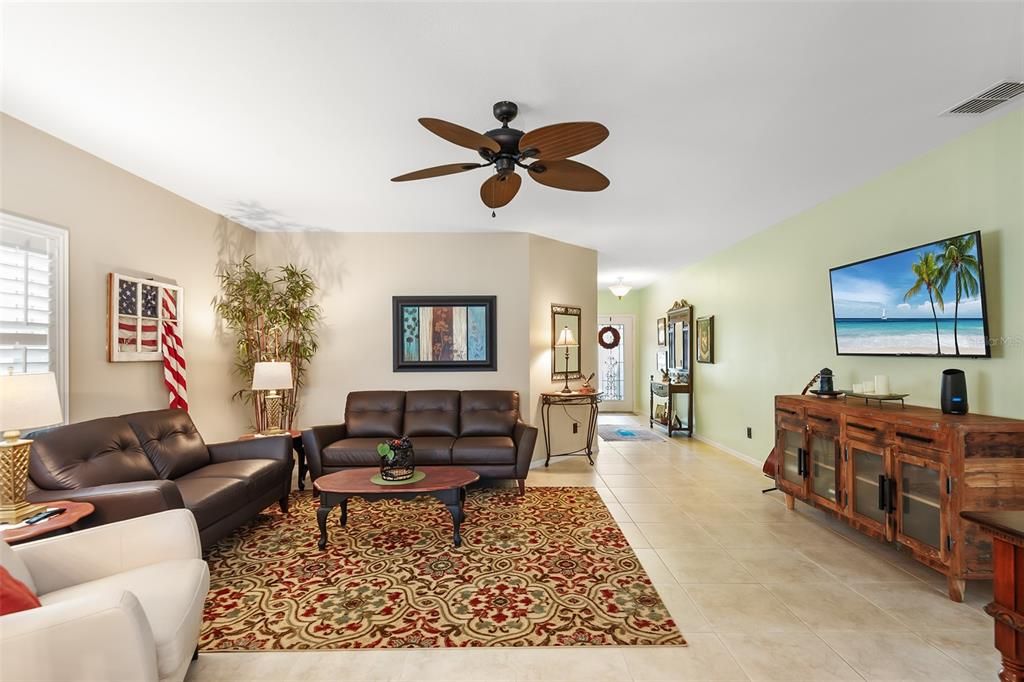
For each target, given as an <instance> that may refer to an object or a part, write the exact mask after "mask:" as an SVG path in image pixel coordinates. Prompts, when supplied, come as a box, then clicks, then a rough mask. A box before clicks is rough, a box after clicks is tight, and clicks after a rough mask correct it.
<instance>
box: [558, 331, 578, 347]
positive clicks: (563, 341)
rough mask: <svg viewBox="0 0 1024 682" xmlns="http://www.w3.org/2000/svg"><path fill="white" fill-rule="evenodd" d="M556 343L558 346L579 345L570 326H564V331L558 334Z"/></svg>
mask: <svg viewBox="0 0 1024 682" xmlns="http://www.w3.org/2000/svg"><path fill="white" fill-rule="evenodd" d="M555 345H556V346H558V347H562V346H578V345H580V344H578V343H576V337H575V336H573V333H572V330H571V329H569V328H568V327H563V328H562V333H561V334H559V335H558V340H557V341H555Z"/></svg>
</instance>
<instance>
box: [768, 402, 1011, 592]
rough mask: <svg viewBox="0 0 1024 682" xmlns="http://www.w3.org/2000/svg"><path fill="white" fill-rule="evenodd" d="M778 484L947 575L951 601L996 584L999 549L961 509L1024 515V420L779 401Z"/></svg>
mask: <svg viewBox="0 0 1024 682" xmlns="http://www.w3.org/2000/svg"><path fill="white" fill-rule="evenodd" d="M775 432H776V445H775V447H776V454H777V455H778V469H777V472H776V477H775V478H776V484H777V485H778V488H779V490H781V491H782V492H783V493H785V495H786V505H787V506H788V507H789V508H790V509H792V508H793V505H794V501H795V500H797V499H799V500H802V501H804V502H807V503H808V504H812V505H814V506H815V507H818V508H819V509H823V510H825V511H827V512H829V513H831V514H832V515H834V516H836V517H837V518H840V519H842V520H843V521H845V522H846V523H848V524H850V525H851V526H853V527H854V528H856V529H857V530H859V531H861V532H862V533H865V534H867V535H870V536H872V537H875V538H877V539H879V540H882V541H885V542H895V543H898V544H899V545H901V546H903V547H905V548H906V549H907V550H909V551H910V553H911V554H912V555H913V557H914V558H915V559H917V560H918V561H920V562H921V563H923V564H926V565H927V566H930V567H931V568H933V569H935V570H936V571H939V572H940V573H942V574H944V575H945V576H946V579H947V584H948V587H949V597H950V599H952V600H954V601H962V600H963V592H964V581H965V580H972V579H990V578H992V542H991V539H990V538H989V537H988V535H986V534H985V533H983V532H981V530H980V529H979V527H978V526H977V524H974V523H971V522H970V521H967V520H964V519H962V518H961V516H960V512H962V511H991V510H1010V509H1024V421H1020V420H1015V419H1003V418H1000V417H986V416H984V415H976V414H968V415H963V416H956V415H947V414H942V412H941V411H939V410H936V409H932V408H926V407H914V406H911V405H908V406H906V407H900V406H899V405H884V406H882V407H877V406H867V405H863V404H856V403H854V402H853V399H850V400H849V401H847V400H845V399H842V398H840V399H838V400H825V399H821V398H817V397H815V396H800V395H785V396H776V397H775Z"/></svg>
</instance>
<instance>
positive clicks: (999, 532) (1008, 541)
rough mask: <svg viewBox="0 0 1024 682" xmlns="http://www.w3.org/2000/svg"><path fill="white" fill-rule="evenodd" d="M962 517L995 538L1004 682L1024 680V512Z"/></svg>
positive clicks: (993, 607)
mask: <svg viewBox="0 0 1024 682" xmlns="http://www.w3.org/2000/svg"><path fill="white" fill-rule="evenodd" d="M960 516H961V517H962V518H964V519H966V520H968V521H972V522H974V523H976V524H978V525H979V526H980V527H981V530H983V531H985V532H986V533H989V534H991V535H992V572H993V573H994V576H993V579H992V602H991V603H990V604H988V605H987V606H986V607H985V613H987V614H988V615H990V616H992V618H993V619H994V620H995V622H996V623H995V645H996V649H998V650H999V653H1000V654H1002V656H1003V669H1002V670H1000V671H999V679H1000V680H1002V682H1021V681H1022V680H1024V511H1012V510H1007V511H965V512H960Z"/></svg>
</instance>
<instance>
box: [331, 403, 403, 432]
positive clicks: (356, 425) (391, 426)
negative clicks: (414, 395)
mask: <svg viewBox="0 0 1024 682" xmlns="http://www.w3.org/2000/svg"><path fill="white" fill-rule="evenodd" d="M404 412H405V392H404V391H353V392H352V393H349V394H348V400H347V401H346V403H345V429H346V431H347V433H348V435H349V436H351V437H353V438H400V437H401V436H402V416H403V413H404Z"/></svg>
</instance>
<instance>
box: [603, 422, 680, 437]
mask: <svg viewBox="0 0 1024 682" xmlns="http://www.w3.org/2000/svg"><path fill="white" fill-rule="evenodd" d="M597 433H598V435H600V436H601V438H603V439H604V440H665V439H664V438H663V437H661V436H660V435H658V434H657V433H655V432H654V431H651V430H650V429H644V428H639V429H627V428H625V427H623V426H614V425H612V424H599V425H598V427H597Z"/></svg>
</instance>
